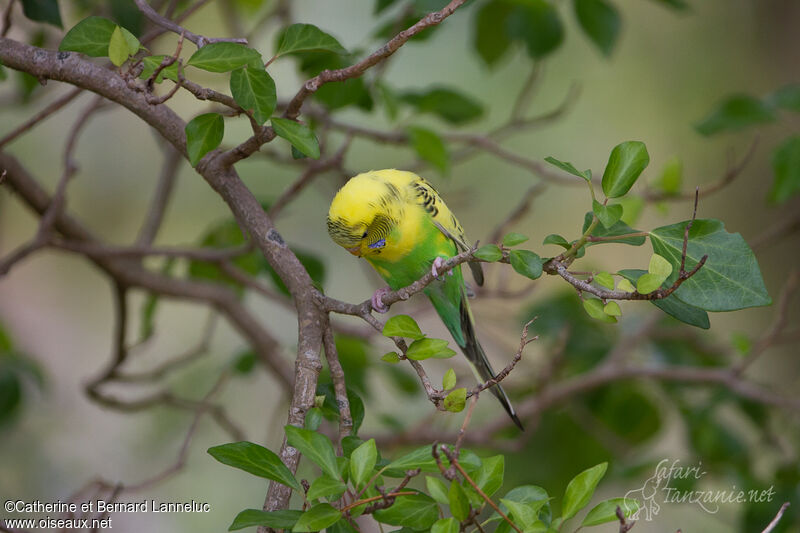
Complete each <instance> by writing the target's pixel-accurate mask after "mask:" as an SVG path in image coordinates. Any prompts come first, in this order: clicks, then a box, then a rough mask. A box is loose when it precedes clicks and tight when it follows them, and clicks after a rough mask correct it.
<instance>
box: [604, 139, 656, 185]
mask: <svg viewBox="0 0 800 533" xmlns="http://www.w3.org/2000/svg"><path fill="white" fill-rule="evenodd" d="M649 163H650V155H649V154H648V153H647V147H645V145H644V143H643V142H640V141H626V142H624V143H620V144H618V145H617V146H615V147H614V149H613V150H611V155H610V156H609V158H608V164H606V170H605V172H603V192H604V193H605V195H606V196H607V197H609V198H619V197H620V196H623V195H624V194H625V193H627V192H628V191H629V190H630V189H631V187H633V184H634V183H636V180H637V179H638V178H639V176H640V175H641V173H642V171H643V170H644V169H645V168H647V165H648V164H649Z"/></svg>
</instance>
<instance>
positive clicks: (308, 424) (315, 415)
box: [304, 407, 322, 431]
mask: <svg viewBox="0 0 800 533" xmlns="http://www.w3.org/2000/svg"><path fill="white" fill-rule="evenodd" d="M320 424H322V409H320V408H319V407H312V408H311V409H309V410H308V411H307V412H306V420H305V424H304V427H305V428H306V429H310V430H311V431H316V430H317V429H319V426H320Z"/></svg>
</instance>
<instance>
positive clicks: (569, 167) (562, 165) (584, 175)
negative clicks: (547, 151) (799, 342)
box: [544, 156, 592, 182]
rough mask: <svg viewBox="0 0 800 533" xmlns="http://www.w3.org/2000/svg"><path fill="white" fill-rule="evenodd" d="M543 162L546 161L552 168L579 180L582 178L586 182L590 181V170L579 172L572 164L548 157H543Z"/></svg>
mask: <svg viewBox="0 0 800 533" xmlns="http://www.w3.org/2000/svg"><path fill="white" fill-rule="evenodd" d="M544 160H545V161H547V162H548V163H550V164H551V165H554V166H556V167H558V168H560V169H561V170H563V171H564V172H568V173H569V174H572V175H573V176H577V177H579V178H583V179H585V180H586V181H588V182H591V181H592V171H591V170H584V171H583V172H581V171H580V170H578V169H577V168H575V167H574V166H573V164H572V163H568V162H566V161H559V160H558V159H556V158H555V157H550V156H548V157H545V158H544Z"/></svg>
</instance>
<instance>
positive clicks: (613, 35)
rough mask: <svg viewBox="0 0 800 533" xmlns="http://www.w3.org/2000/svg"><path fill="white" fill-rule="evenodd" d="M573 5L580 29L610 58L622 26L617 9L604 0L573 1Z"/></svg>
mask: <svg viewBox="0 0 800 533" xmlns="http://www.w3.org/2000/svg"><path fill="white" fill-rule="evenodd" d="M574 5H575V15H576V16H577V17H578V23H579V24H580V25H581V29H583V31H584V33H585V34H586V35H587V36H588V37H589V39H591V40H592V42H593V43H594V44H595V46H597V48H599V49H600V51H601V52H602V53H603V55H605V56H606V57H608V56H610V55H611V52H612V51H613V50H614V45H615V44H617V38H618V37H619V30H620V27H621V26H622V20H621V19H620V16H619V11H617V8H616V7H614V6H613V5H612V4H609V3H608V2H606V1H605V0H575V4H574Z"/></svg>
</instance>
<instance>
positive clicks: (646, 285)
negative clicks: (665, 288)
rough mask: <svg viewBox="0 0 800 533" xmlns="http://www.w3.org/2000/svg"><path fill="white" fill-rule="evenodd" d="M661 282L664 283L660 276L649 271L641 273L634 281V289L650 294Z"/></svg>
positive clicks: (640, 292)
mask: <svg viewBox="0 0 800 533" xmlns="http://www.w3.org/2000/svg"><path fill="white" fill-rule="evenodd" d="M662 283H664V278H662V277H661V276H657V275H655V274H650V273H647V274H642V276H641V277H639V279H638V280H637V281H636V290H637V291H639V294H650V293H651V292H653V291H654V290H656V289H658V288H659V287H661V284H662Z"/></svg>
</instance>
